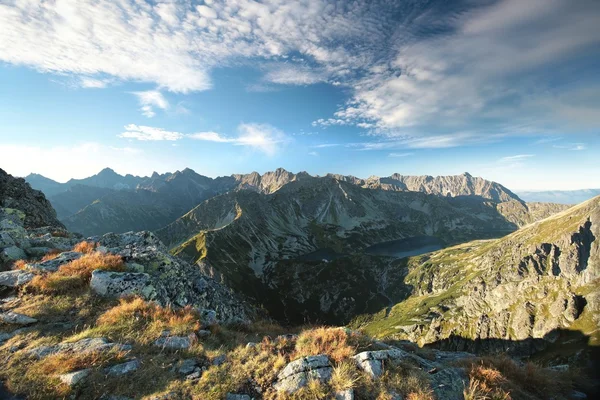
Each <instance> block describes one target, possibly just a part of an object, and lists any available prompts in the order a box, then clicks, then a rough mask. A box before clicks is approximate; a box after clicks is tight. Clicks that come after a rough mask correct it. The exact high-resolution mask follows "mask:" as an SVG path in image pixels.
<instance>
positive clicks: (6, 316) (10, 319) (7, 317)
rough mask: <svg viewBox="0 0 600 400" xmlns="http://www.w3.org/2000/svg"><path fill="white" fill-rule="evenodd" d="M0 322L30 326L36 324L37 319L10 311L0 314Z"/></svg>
mask: <svg viewBox="0 0 600 400" xmlns="http://www.w3.org/2000/svg"><path fill="white" fill-rule="evenodd" d="M0 321H1V322H4V323H5V324H11V325H31V324H35V323H36V322H37V319H35V318H31V317H28V316H27V315H23V314H19V313H16V312H12V311H6V312H3V313H0Z"/></svg>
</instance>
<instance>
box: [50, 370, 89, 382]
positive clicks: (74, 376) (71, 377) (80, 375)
mask: <svg viewBox="0 0 600 400" xmlns="http://www.w3.org/2000/svg"><path fill="white" fill-rule="evenodd" d="M91 372H92V370H91V369H82V370H79V371H74V372H69V373H68V374H62V375H60V376H59V377H58V378H59V379H60V381H61V382H62V383H64V384H66V385H69V386H75V385H77V384H78V383H79V382H81V381H82V380H83V379H85V378H86V377H87V376H88V375H89V374H90V373H91Z"/></svg>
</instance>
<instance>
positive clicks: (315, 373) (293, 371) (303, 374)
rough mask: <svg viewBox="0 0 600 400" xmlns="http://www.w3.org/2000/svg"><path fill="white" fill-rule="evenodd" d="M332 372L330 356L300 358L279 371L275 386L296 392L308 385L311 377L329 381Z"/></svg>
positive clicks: (278, 388)
mask: <svg viewBox="0 0 600 400" xmlns="http://www.w3.org/2000/svg"><path fill="white" fill-rule="evenodd" d="M332 372H333V369H332V368H331V365H330V363H329V358H328V357H327V355H325V354H320V355H318V356H309V357H304V358H300V359H298V360H295V361H292V362H291V363H289V364H288V365H286V366H285V368H284V369H283V370H281V372H279V374H278V375H277V382H276V383H275V384H274V385H273V387H274V388H275V389H276V390H281V391H286V392H288V393H295V392H296V391H298V390H299V389H300V388H302V387H304V386H306V385H307V384H308V382H309V380H311V379H317V380H319V381H321V382H326V381H329V380H330V379H331V374H332Z"/></svg>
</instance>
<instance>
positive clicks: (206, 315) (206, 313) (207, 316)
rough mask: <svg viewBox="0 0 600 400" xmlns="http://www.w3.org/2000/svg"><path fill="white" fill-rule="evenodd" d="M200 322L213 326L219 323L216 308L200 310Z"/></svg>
mask: <svg viewBox="0 0 600 400" xmlns="http://www.w3.org/2000/svg"><path fill="white" fill-rule="evenodd" d="M200 322H201V323H202V325H203V326H212V325H216V324H218V323H219V321H218V320H217V312H216V311H214V310H202V311H201V312H200Z"/></svg>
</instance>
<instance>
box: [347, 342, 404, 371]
mask: <svg viewBox="0 0 600 400" xmlns="http://www.w3.org/2000/svg"><path fill="white" fill-rule="evenodd" d="M406 357H409V354H408V353H407V352H405V351H404V350H400V349H389V350H378V351H363V352H362V353H359V354H357V355H355V356H354V357H352V358H353V359H354V360H355V361H356V363H357V364H358V367H359V368H360V369H362V370H363V371H365V372H366V373H367V374H369V375H370V376H371V377H373V378H377V377H380V376H381V375H382V374H383V362H384V361H386V360H392V361H399V360H402V359H404V358H406Z"/></svg>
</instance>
